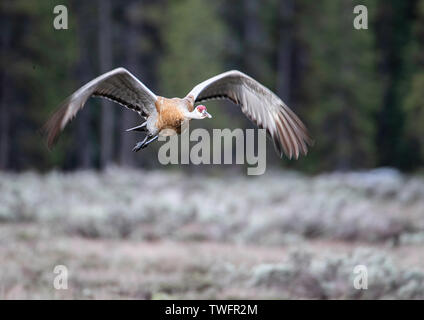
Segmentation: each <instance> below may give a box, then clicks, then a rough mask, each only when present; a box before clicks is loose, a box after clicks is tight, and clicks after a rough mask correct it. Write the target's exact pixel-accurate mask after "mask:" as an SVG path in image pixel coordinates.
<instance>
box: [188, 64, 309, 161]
mask: <svg viewBox="0 0 424 320" xmlns="http://www.w3.org/2000/svg"><path fill="white" fill-rule="evenodd" d="M190 95H192V96H193V97H194V100H195V102H201V101H205V100H210V99H229V100H231V101H232V102H234V103H235V104H237V105H239V106H240V107H241V110H242V112H243V113H244V114H245V115H246V116H247V117H248V118H249V119H250V120H251V121H252V122H253V123H255V124H256V125H257V126H258V127H259V128H263V129H266V130H267V132H268V134H269V135H270V136H271V138H272V140H273V142H274V146H275V149H276V151H277V153H278V154H279V156H280V157H282V155H283V153H285V154H286V156H287V157H288V158H290V159H291V158H292V157H294V158H296V159H297V158H298V157H299V154H300V153H302V154H303V155H306V154H307V152H308V147H307V145H312V139H311V138H310V137H309V134H308V131H307V129H306V127H305V125H304V124H303V123H302V121H300V119H299V118H298V117H297V116H296V115H295V113H294V112H293V111H292V110H290V108H289V107H287V106H286V105H285V104H284V102H283V101H282V100H281V99H280V98H278V97H277V96H276V95H275V94H274V93H273V92H272V91H271V90H269V89H268V88H266V87H264V86H263V85H262V84H260V83H259V82H257V81H256V80H254V79H253V78H251V77H249V76H248V75H246V74H244V73H242V72H240V71H237V70H233V71H228V72H224V73H221V74H219V75H217V76H215V77H212V78H210V79H208V80H206V81H203V82H202V83H200V84H198V85H197V86H195V87H194V88H193V90H191V91H190V93H189V94H188V95H187V96H190Z"/></svg>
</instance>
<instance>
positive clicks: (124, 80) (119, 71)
mask: <svg viewBox="0 0 424 320" xmlns="http://www.w3.org/2000/svg"><path fill="white" fill-rule="evenodd" d="M92 96H99V97H103V98H106V99H109V100H112V101H114V102H117V103H119V104H120V105H122V106H124V107H127V108H129V109H131V110H133V111H135V112H138V113H139V114H140V115H141V116H143V117H147V116H149V115H150V114H151V113H152V112H155V110H156V107H155V102H156V100H157V96H156V95H155V94H154V93H153V92H151V91H150V90H149V89H148V88H147V87H146V86H145V85H144V84H143V83H142V82H140V81H139V80H138V79H137V78H136V77H134V76H133V75H132V74H131V73H130V72H129V71H128V70H126V69H124V68H116V69H114V70H112V71H109V72H107V73H105V74H102V75H101V76H99V77H97V78H95V79H93V80H91V81H90V82H89V83H87V84H86V85H84V86H83V87H81V88H80V89H78V90H77V91H75V92H74V93H73V94H72V95H71V96H69V97H68V98H67V99H66V100H65V101H64V102H62V104H61V106H60V107H59V110H57V111H56V112H55V113H54V114H53V115H52V116H51V118H50V119H49V120H48V121H47V123H46V124H45V125H44V128H43V129H44V131H45V133H46V134H47V144H48V146H49V148H50V147H51V146H52V145H53V144H54V142H55V140H56V139H57V137H58V135H59V133H60V132H61V131H62V130H63V129H64V128H65V126H66V124H67V123H68V122H69V121H70V120H72V119H73V118H74V117H75V115H76V114H77V112H78V111H79V110H81V109H82V108H83V107H84V104H85V102H86V101H87V100H88V98H90V97H92Z"/></svg>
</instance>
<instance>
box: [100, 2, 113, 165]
mask: <svg viewBox="0 0 424 320" xmlns="http://www.w3.org/2000/svg"><path fill="white" fill-rule="evenodd" d="M98 7H99V25H98V33H99V62H100V72H101V73H103V72H107V71H110V70H111V69H112V28H111V24H112V21H111V20H112V19H111V11H112V10H111V1H110V0H99V1H98ZM101 104H102V116H101V131H100V139H101V140H100V167H101V168H105V167H106V166H107V165H108V164H110V163H111V162H112V160H113V150H114V148H113V147H114V141H113V139H114V135H113V132H114V109H113V107H112V106H111V103H110V102H109V101H107V100H105V99H102V101H101Z"/></svg>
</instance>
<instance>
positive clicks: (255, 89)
mask: <svg viewBox="0 0 424 320" xmlns="http://www.w3.org/2000/svg"><path fill="white" fill-rule="evenodd" d="M91 96H100V97H103V98H107V99H110V100H112V101H114V102H117V103H119V104H121V105H122V106H125V107H127V108H129V109H131V110H133V111H135V112H137V113H138V114H139V115H140V116H141V117H142V118H143V120H144V122H143V123H142V124H141V125H139V126H137V127H134V128H131V129H129V130H127V131H133V130H136V131H146V132H147V135H146V138H145V139H144V141H142V142H139V143H137V145H136V146H135V148H134V149H133V150H134V151H138V150H140V149H141V148H144V147H146V146H147V145H148V144H149V143H151V142H152V141H154V140H155V139H156V138H157V137H158V135H160V134H164V131H165V130H166V129H172V130H174V132H175V133H179V132H180V126H181V123H182V122H183V121H185V120H191V119H204V118H207V117H209V118H211V116H210V114H209V113H208V112H207V111H206V107H205V106H197V107H196V108H194V104H195V103H196V102H201V101H206V100H211V99H228V100H230V101H232V102H233V103H235V104H237V105H238V106H240V107H241V110H242V112H243V113H244V114H245V115H246V116H247V117H248V118H249V119H250V120H251V121H252V122H253V123H255V124H256V125H257V126H258V127H259V128H264V129H266V131H267V133H268V134H269V136H270V137H271V138H272V140H273V141H274V146H275V149H276V151H277V153H278V154H279V156H280V157H281V156H282V155H283V154H285V155H286V156H287V157H288V158H292V157H294V158H296V159H297V158H298V157H299V155H300V154H304V155H306V154H307V152H308V145H312V139H311V138H310V137H309V134H308V131H307V129H306V127H305V125H304V124H303V123H302V121H301V120H300V119H299V118H298V117H297V116H296V114H295V113H294V112H293V111H292V110H290V108H289V107H287V106H286V105H285V104H284V102H283V101H282V100H281V99H280V98H278V97H277V96H276V95H275V94H274V93H273V92H272V91H270V90H269V89H267V88H266V87H264V86H263V85H261V84H260V83H259V82H257V81H256V80H254V79H253V78H251V77H249V76H247V75H245V74H244V73H242V72H240V71H236V70H233V71H228V72H224V73H221V74H219V75H217V76H215V77H212V78H210V79H208V80H206V81H204V82H202V83H200V84H198V85H197V86H195V87H194V88H193V89H192V90H191V91H190V92H189V93H188V94H187V96H186V97H185V98H183V99H179V98H173V99H167V98H164V97H160V96H156V95H155V94H154V93H153V92H151V91H150V90H149V89H148V88H147V87H146V86H145V85H144V84H143V83H141V82H140V81H139V80H138V79H137V78H135V77H134V76H133V75H132V74H131V73H129V72H128V71H127V70H125V69H123V68H118V69H115V70H112V71H110V72H108V73H105V74H103V75H101V76H99V77H97V78H96V79H94V80H92V81H90V82H89V83H87V84H86V85H85V86H83V87H82V88H80V89H79V90H77V91H76V92H75V93H74V94H72V95H71V96H70V97H69V98H67V99H66V100H65V101H64V102H63V103H62V105H61V106H60V108H59V110H58V111H57V112H56V113H55V114H54V115H53V116H52V117H51V118H50V120H49V121H48V122H47V123H46V125H45V126H44V129H45V131H46V133H47V143H48V145H49V147H51V146H52V145H53V143H54V142H55V141H56V139H57V137H58V135H59V133H60V132H61V131H62V130H63V129H64V128H65V126H66V124H67V123H68V122H69V121H70V120H71V119H72V118H73V117H75V115H76V114H77V112H78V111H79V110H80V109H81V108H82V107H83V106H84V104H85V102H86V101H87V99H88V98H89V97H91ZM166 131H167V132H169V130H166ZM167 135H168V133H167Z"/></svg>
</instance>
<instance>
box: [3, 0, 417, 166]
mask: <svg viewBox="0 0 424 320" xmlns="http://www.w3.org/2000/svg"><path fill="white" fill-rule="evenodd" d="M96 3H97V2H94V1H93V2H92V3H91V2H90V3H88V2H84V3H83V2H82V1H81V0H78V1H77V0H75V1H56V0H46V1H24V0H15V1H10V0H4V1H2V3H1V7H0V17H1V27H2V28H1V33H2V35H1V41H2V42H1V43H2V48H1V51H0V57H1V59H0V67H1V69H0V87H1V88H2V90H0V98H1V99H0V117H1V119H2V121H0V152H1V157H0V168H6V169H18V170H20V169H27V168H36V169H47V168H52V167H53V166H57V167H60V168H66V169H74V168H79V167H90V166H93V165H96V164H98V162H99V155H100V153H101V150H100V149H101V147H100V146H99V145H100V144H99V140H100V132H99V129H100V115H101V109H100V104H99V103H96V102H93V100H90V102H89V103H88V104H87V107H88V109H89V110H88V111H87V110H84V112H86V113H85V115H84V116H80V115H79V116H78V117H77V119H76V120H75V122H78V125H75V124H72V125H71V127H70V128H68V129H67V130H66V131H65V133H64V136H63V137H62V138H61V140H60V143H59V144H58V146H57V147H56V148H55V149H54V151H53V152H51V153H48V152H47V149H46V147H45V146H44V144H43V142H42V140H41V137H40V135H38V134H37V130H38V129H39V128H40V127H41V126H42V124H43V123H44V121H45V120H46V119H47V116H48V114H50V113H51V112H52V111H53V110H54V109H55V107H56V106H57V105H58V103H60V102H61V101H62V100H63V99H64V98H65V97H66V96H68V95H69V94H70V93H71V92H72V91H73V90H75V89H77V88H78V87H79V86H80V85H82V84H83V83H84V82H86V81H88V80H89V79H91V78H93V77H94V76H96V75H98V74H99V73H100V65H99V59H98V57H99V52H98V50H97V48H98V44H97V42H98V39H97V37H98V35H99V29H98V28H99V25H98V8H97V6H96ZM113 3H114V5H113V7H112V16H111V24H112V26H111V32H112V36H111V39H112V49H111V50H112V54H111V55H112V60H113V63H112V64H113V66H115V67H117V66H125V67H126V68H128V69H130V70H131V71H133V72H134V73H135V74H136V75H137V76H139V77H140V79H142V81H144V82H146V84H148V86H149V87H151V88H152V90H154V91H155V92H157V93H158V94H160V95H164V96H168V97H173V96H183V95H185V94H186V93H187V92H188V91H189V90H190V89H191V88H192V87H193V86H194V85H195V84H196V83H198V82H200V81H202V80H204V79H206V78H208V77H210V76H212V75H215V74H217V73H219V72H223V71H226V70H228V69H240V70H241V71H244V72H246V73H248V74H250V75H251V76H253V77H255V78H256V79H257V80H258V81H260V82H262V83H263V84H265V85H266V86H268V87H269V88H270V89H272V90H274V91H275V92H277V93H278V94H279V95H281V96H282V97H283V96H284V97H283V98H284V100H285V101H287V102H288V104H289V106H290V107H291V108H292V109H293V110H295V111H296V113H298V114H299V115H300V117H301V118H302V119H303V120H304V122H305V123H306V125H307V126H308V127H309V128H310V132H311V135H312V137H313V138H314V140H315V142H316V143H315V146H314V147H313V148H312V149H311V151H310V153H309V155H308V157H306V158H303V159H301V160H300V161H298V162H294V161H285V160H283V161H281V160H280V159H278V158H277V157H276V156H273V153H272V152H273V150H271V149H272V147H271V144H269V145H268V146H269V149H270V150H269V155H270V157H269V160H270V163H273V164H277V165H281V164H282V165H283V166H287V165H288V166H293V167H295V168H298V169H301V170H304V171H308V172H317V171H322V170H333V169H342V170H343V169H356V168H367V167H374V166H394V167H398V168H400V169H405V170H416V169H419V168H420V167H422V166H423V163H424V139H423V136H424V129H423V128H424V126H423V125H422V124H423V123H424V105H423V101H424V93H423V92H424V58H423V57H424V56H423V55H422V52H423V49H424V45H423V39H424V1H422V0H413V1H397V0H378V1H375V0H369V1H357V0H339V1H334V0H322V1H309V0H300V1H294V0H284V1H277V0H268V1H259V0H248V1H240V0H235V1H228V2H225V1H217V2H211V1H206V0H200V1H199V0H179V1H167V0H161V1H153V0H143V1H132V0H125V1H121V2H119V5H118V3H117V2H116V3H115V2H113ZM57 4H64V5H66V6H67V7H68V11H69V29H68V30H60V31H58V30H55V29H54V28H53V19H54V14H53V8H54V6H55V5H57ZM358 4H362V5H366V6H367V8H368V14H369V17H368V18H369V23H368V25H369V29H368V30H355V29H354V27H353V19H354V18H355V14H354V13H353V8H354V7H355V6H356V5H358ZM82 5H84V6H82ZM81 22H83V23H81ZM100 32H101V30H100ZM207 106H208V108H209V107H210V110H211V112H212V114H213V115H214V119H213V120H211V121H209V122H203V123H200V122H198V123H193V126H194V127H195V126H202V127H203V126H204V127H208V128H211V127H214V128H226V127H229V128H234V127H238V126H242V127H244V126H249V124H248V121H247V120H245V118H244V117H243V115H242V113H241V112H240V111H239V110H238V109H237V107H234V106H231V105H230V104H226V103H224V102H222V101H220V102H208V103H207ZM114 112H115V113H116V115H117V116H116V120H115V122H116V123H115V124H114V126H113V127H114V128H111V130H115V131H116V130H120V129H121V127H122V126H125V125H126V123H127V122H128V121H129V122H131V121H132V120H134V122H135V123H136V122H137V121H138V119H137V118H136V116H135V118H134V119H133V118H131V116H128V117H127V118H128V119H126V120H125V121H122V122H121V123H118V121H121V120H120V119H122V114H123V112H124V111H123V110H121V109H120V108H119V107H117V108H116V109H115V111H114ZM127 120H128V121H127ZM131 124H132V122H131ZM87 128H88V129H87ZM119 134H120V133H116V135H115V141H114V144H115V146H114V150H113V153H114V155H116V156H114V161H118V160H119V159H121V162H120V163H124V162H125V163H127V164H129V165H137V164H138V165H142V166H154V165H155V163H157V159H156V152H154V151H155V148H156V147H157V145H156V146H155V147H152V148H151V150H149V151H146V152H145V153H143V154H142V155H140V156H138V155H137V157H134V159H132V160H131V159H130V160H128V158H127V157H125V156H126V154H125V150H124V149H123V148H121V146H122V141H126V140H125V139H123V138H122V137H121V136H120V135H119ZM126 143H127V144H128V145H130V144H131V143H132V141H126ZM85 146H87V147H85ZM87 148H90V152H89V153H87V152H85V151H86V149H87ZM128 152H130V150H129V151H128ZM271 155H272V156H271ZM84 159H85V160H84ZM122 159H126V160H125V161H123V160H122ZM83 163H85V165H83Z"/></svg>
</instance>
